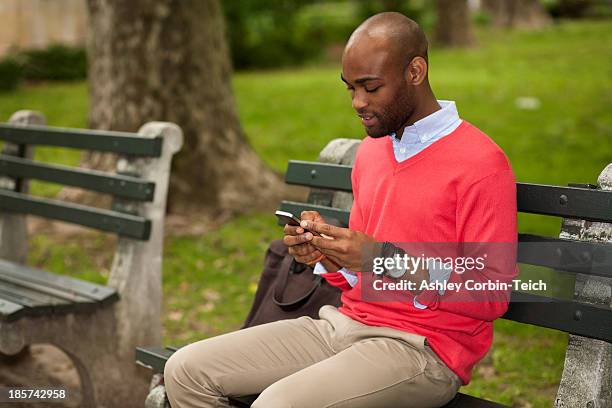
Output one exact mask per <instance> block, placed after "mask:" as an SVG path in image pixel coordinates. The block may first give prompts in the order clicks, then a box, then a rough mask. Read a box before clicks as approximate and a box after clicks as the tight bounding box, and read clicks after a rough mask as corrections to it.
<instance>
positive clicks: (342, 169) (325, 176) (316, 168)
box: [285, 160, 353, 192]
mask: <svg viewBox="0 0 612 408" xmlns="http://www.w3.org/2000/svg"><path fill="white" fill-rule="evenodd" d="M352 170H353V167H352V166H344V165H340V164H329V163H317V162H308V161H302V160H290V161H289V165H288V167H287V172H286V173H285V182H286V183H287V184H296V185H300V186H308V187H316V188H329V189H334V190H340V191H348V192H352V186H351V171H352Z"/></svg>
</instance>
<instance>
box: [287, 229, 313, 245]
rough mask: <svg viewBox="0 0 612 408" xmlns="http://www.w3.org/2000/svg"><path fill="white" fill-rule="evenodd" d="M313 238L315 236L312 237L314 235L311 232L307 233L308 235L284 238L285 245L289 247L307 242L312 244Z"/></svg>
mask: <svg viewBox="0 0 612 408" xmlns="http://www.w3.org/2000/svg"><path fill="white" fill-rule="evenodd" d="M312 238H313V236H312V233H310V232H307V233H306V234H299V235H285V236H284V237H283V244H285V245H287V246H289V247H290V246H294V245H300V244H303V243H305V242H310V240H311V239H312Z"/></svg>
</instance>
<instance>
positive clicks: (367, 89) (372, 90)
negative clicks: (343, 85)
mask: <svg viewBox="0 0 612 408" xmlns="http://www.w3.org/2000/svg"><path fill="white" fill-rule="evenodd" d="M381 86H382V85H381ZM381 86H377V87H376V88H366V89H365V90H366V92H367V93H374V92H376V91H378V90H379V89H380V87H381Z"/></svg>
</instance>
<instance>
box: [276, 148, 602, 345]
mask: <svg viewBox="0 0 612 408" xmlns="http://www.w3.org/2000/svg"><path fill="white" fill-rule="evenodd" d="M351 169H352V167H351V166H344V165H337V164H326V163H316V162H305V161H297V160H292V161H290V162H289V166H288V168H287V172H286V175H285V181H286V182H287V183H288V184H294V185H301V186H307V187H311V188H324V189H330V190H337V191H345V192H351V191H352V190H351ZM517 207H518V211H519V212H524V213H532V214H542V215H551V216H558V217H566V218H577V219H585V220H589V221H600V222H612V191H603V190H595V189H593V188H592V186H588V185H586V186H583V187H578V186H570V187H562V186H551V185H541V184H528V183H517ZM280 208H281V209H282V210H284V211H290V212H292V213H294V214H299V213H300V212H301V211H303V210H306V209H314V210H317V211H319V212H320V213H321V214H322V215H323V216H324V217H329V218H335V219H337V220H338V221H339V222H340V223H341V224H342V225H344V226H347V225H348V221H349V215H350V212H349V211H348V210H342V209H337V208H332V207H330V206H324V205H313V204H309V203H299V202H292V201H283V202H282V203H281V206H280ZM518 241H519V245H518V253H517V260H518V262H519V263H522V264H528V265H537V266H543V267H548V268H552V269H555V270H558V271H567V272H573V273H581V274H586V275H597V276H605V277H612V268H611V267H610V265H612V245H611V244H606V243H595V242H583V241H574V240H564V239H559V238H552V237H542V236H538V235H531V234H519V236H518ZM534 243H540V244H543V245H532V244H534ZM503 317H504V318H505V319H509V320H514V321H517V322H521V323H528V324H533V325H537V326H542V327H548V328H552V329H557V330H562V331H565V332H568V333H572V334H578V335H581V336H585V337H590V338H596V339H600V340H605V341H608V342H612V311H611V310H610V308H607V307H601V306H596V305H590V304H586V303H581V302H578V301H575V300H566V299H559V298H549V297H544V296H540V295H534V294H530V293H524V292H516V291H515V292H513V294H512V300H511V304H510V307H509V309H508V312H507V313H506V314H505V315H504V316H503Z"/></svg>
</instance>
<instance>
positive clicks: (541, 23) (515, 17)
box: [482, 0, 552, 29]
mask: <svg viewBox="0 0 612 408" xmlns="http://www.w3.org/2000/svg"><path fill="white" fill-rule="evenodd" d="M482 8H483V9H484V10H485V11H486V12H487V13H489V15H490V16H491V21H492V24H493V25H494V26H495V27H502V28H519V29H538V28H542V27H545V26H547V25H549V24H550V23H551V21H552V19H551V17H550V16H549V15H548V13H547V12H546V10H545V9H544V6H543V5H542V3H541V2H540V1H539V0H483V1H482Z"/></svg>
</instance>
